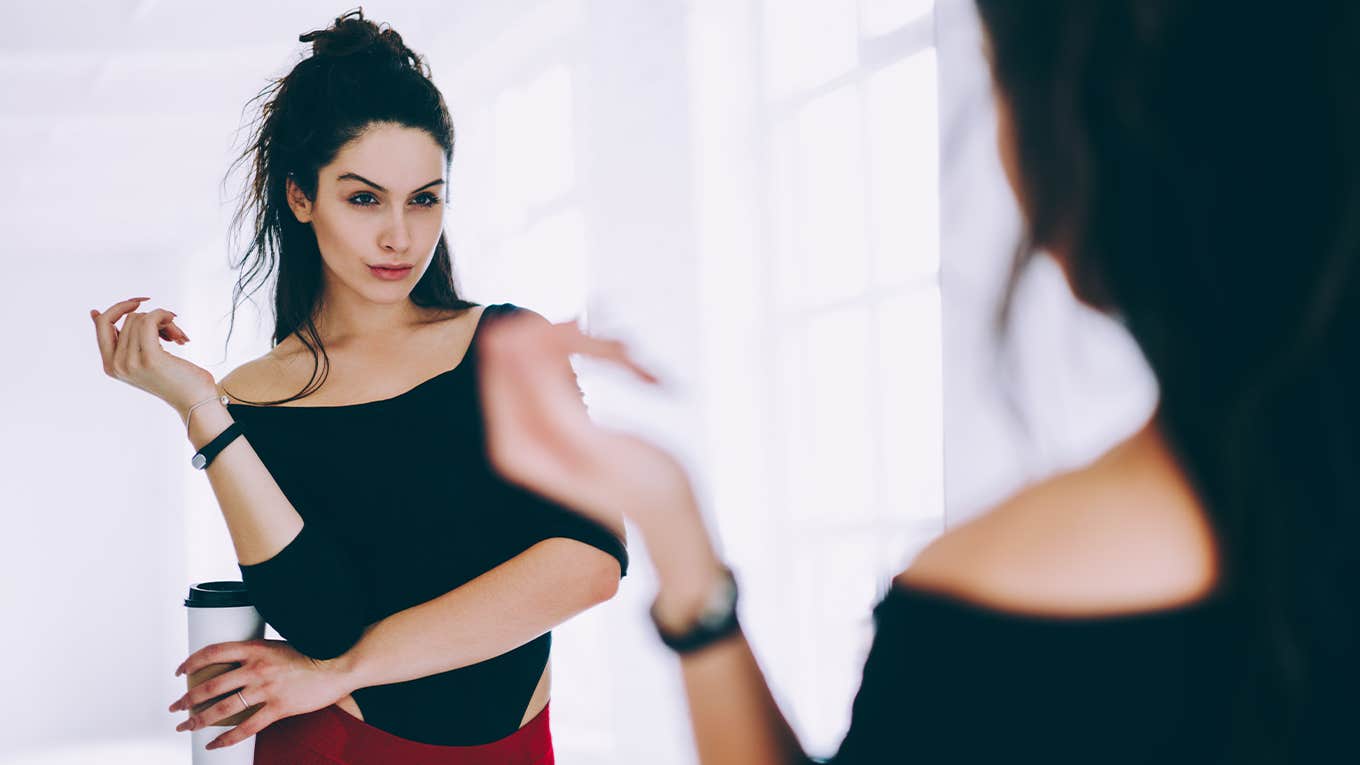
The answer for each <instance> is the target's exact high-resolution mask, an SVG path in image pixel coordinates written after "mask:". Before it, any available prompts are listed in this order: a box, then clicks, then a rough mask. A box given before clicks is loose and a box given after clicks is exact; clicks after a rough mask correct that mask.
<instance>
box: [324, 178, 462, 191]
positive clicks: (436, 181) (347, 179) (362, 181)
mask: <svg viewBox="0 0 1360 765" xmlns="http://www.w3.org/2000/svg"><path fill="white" fill-rule="evenodd" d="M335 180H337V181H359V182H360V183H367V184H368V185H370V186H372V187H373V188H375V189H377V190H378V191H381V192H384V193H386V191H387V189H385V188H383V187H382V186H379V185H378V184H376V183H374V182H373V181H370V180H369V179H367V178H365V177H363V176H362V175H359V174H358V173H343V174H342V175H341V176H340V177H339V178H336V179H335ZM443 182H444V179H443V178H436V179H434V180H433V181H430V182H429V183H427V184H425V185H424V186H421V187H420V188H418V189H416V191H424V190H425V189H428V188H429V187H431V186H438V185H439V184H441V183H443ZM416 191H412V192H411V193H412V194H414V193H416Z"/></svg>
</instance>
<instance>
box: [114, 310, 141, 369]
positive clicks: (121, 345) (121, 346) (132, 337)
mask: <svg viewBox="0 0 1360 765" xmlns="http://www.w3.org/2000/svg"><path fill="white" fill-rule="evenodd" d="M141 315H142V314H141V313H139V312H137V311H133V312H132V313H130V314H128V315H127V316H124V317H123V326H122V328H121V329H119V330H118V345H117V347H115V348H114V349H113V369H114V371H115V372H117V373H119V374H120V375H126V374H127V373H128V370H130V369H131V368H132V362H133V361H134V360H135V359H136V358H137V357H136V355H135V353H134V350H135V349H136V347H137V336H136V334H135V333H134V331H133V330H134V329H135V328H136V327H137V324H138V323H139V320H140V317H141Z"/></svg>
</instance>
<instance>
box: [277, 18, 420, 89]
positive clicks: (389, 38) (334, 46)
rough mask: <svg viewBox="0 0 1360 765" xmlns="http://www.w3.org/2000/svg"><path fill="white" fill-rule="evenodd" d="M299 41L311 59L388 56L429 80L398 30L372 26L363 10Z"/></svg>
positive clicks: (418, 57)
mask: <svg viewBox="0 0 1360 765" xmlns="http://www.w3.org/2000/svg"><path fill="white" fill-rule="evenodd" d="M298 41H299V42H309V43H311V44H312V57H313V58H317V57H323V58H343V57H346V56H352V55H356V54H366V55H370V56H381V55H387V56H390V57H391V58H392V59H394V60H395V61H398V62H401V63H402V64H405V65H407V66H409V67H410V68H411V69H413V70H415V71H417V72H419V73H420V74H422V75H424V76H425V77H429V67H427V66H426V65H425V60H424V59H423V58H421V56H420V55H419V54H417V53H416V52H415V51H413V50H411V49H410V48H408V47H406V44H405V43H404V42H402V39H401V35H400V34H397V30H395V29H393V28H392V27H391V26H390V25H388V24H374V23H373V22H372V21H369V20H368V19H365V18H364V11H363V9H362V8H358V9H355V10H352V11H350V12H348V13H346V14H344V15H342V16H338V17H336V19H335V24H334V25H333V26H331V27H328V28H326V29H316V30H313V31H311V32H307V33H306V34H301V35H298Z"/></svg>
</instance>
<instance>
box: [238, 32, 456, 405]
mask: <svg viewBox="0 0 1360 765" xmlns="http://www.w3.org/2000/svg"><path fill="white" fill-rule="evenodd" d="M298 40H299V41H300V42H304V43H311V55H309V56H306V57H304V58H303V59H302V60H301V61H299V62H298V63H297V65H296V66H294V67H293V69H292V71H290V72H288V74H286V75H284V76H283V77H280V78H278V79H276V80H274V81H273V82H271V83H270V84H269V85H268V86H267V87H265V89H264V90H262V91H260V93H259V95H258V96H256V97H255V98H254V99H252V101H251V103H252V104H253V103H257V102H258V103H259V104H260V108H259V114H258V117H257V118H256V119H255V121H254V122H253V123H252V124H251V125H250V129H251V138H250V142H249V144H248V145H247V146H246V149H245V151H244V152H242V154H241V156H240V157H239V158H238V159H237V161H236V163H235V164H234V165H233V169H235V168H236V167H239V166H242V165H244V166H245V167H246V169H247V171H248V173H247V175H248V177H247V185H246V193H245V194H244V196H243V197H242V199H241V204H240V207H239V208H238V210H237V212H236V218H235V220H234V221H233V223H234V226H233V227H234V228H235V230H236V231H237V232H242V231H245V232H247V233H248V236H247V239H246V247H245V251H244V252H243V253H242V254H241V255H240V258H239V260H235V261H233V263H232V266H233V267H234V268H236V269H238V271H239V273H240V276H239V278H238V279H237V282H236V286H235V288H234V290H233V292H232V312H231V317H232V323H231V327H234V326H235V322H236V307H237V305H238V304H239V302H240V300H241V299H242V298H243V297H249V296H251V295H253V294H254V293H255V292H256V291H257V290H258V289H259V288H260V287H261V286H264V284H265V283H267V282H268V280H269V277H270V275H271V274H272V273H273V272H274V268H275V266H276V265H277V269H278V278H277V280H276V282H275V285H274V314H275V320H274V333H273V342H274V344H275V345H277V344H278V343H280V342H282V341H283V340H284V339H285V338H287V337H289V336H290V335H292V334H294V333H296V334H297V336H298V339H299V340H301V342H302V343H303V345H305V346H307V347H308V348H310V349H311V350H312V354H313V358H314V359H315V361H316V364H315V366H314V367H313V374H312V378H311V380H309V381H308V384H307V386H305V387H304V388H303V390H302V391H300V392H299V393H297V394H296V395H294V396H292V397H290V398H286V399H282V400H280V401H271V402H254V403H270V404H278V403H284V402H287V401H293V400H295V399H298V398H302V397H304V396H306V395H308V394H310V393H312V392H314V391H315V390H316V389H317V388H319V387H321V384H322V383H324V382H325V380H326V373H327V371H328V370H329V362H328V360H327V358H326V356H325V348H324V347H323V346H322V344H321V338H320V336H319V335H318V333H317V331H316V326H315V323H314V319H315V317H316V312H317V310H318V309H319V308H320V298H321V291H322V270H321V251H320V250H319V249H318V247H317V243H316V235H315V234H314V233H313V231H312V228H311V226H310V225H308V224H305V223H299V222H298V221H297V219H296V218H295V217H294V216H293V214H292V211H291V210H290V209H289V208H288V203H287V184H288V181H290V180H291V181H292V182H293V183H295V184H297V186H298V188H299V189H301V190H302V193H304V194H306V195H307V196H308V197H309V198H311V199H315V198H316V188H317V174H318V171H320V169H321V168H322V167H325V166H326V165H328V164H330V163H331V162H332V161H333V160H334V159H335V155H336V154H337V153H339V151H340V150H341V149H342V148H344V146H345V145H346V144H348V143H349V142H350V141H353V140H355V139H356V138H358V137H359V136H360V135H362V134H363V132H364V131H365V130H367V129H368V128H369V127H371V126H372V125H375V124H379V123H387V124H395V125H401V126H404V127H409V128H414V129H417V130H422V131H424V132H425V133H427V134H429V136H430V137H431V138H432V139H434V141H435V142H436V143H438V144H439V146H440V147H441V148H442V149H443V150H444V157H445V161H446V162H447V161H451V160H452V158H453V143H454V141H453V138H454V136H453V121H452V120H451V119H450V117H449V111H448V107H447V106H445V104H444V97H443V96H442V95H440V93H439V90H438V88H436V87H435V86H434V83H433V82H432V81H431V80H430V71H429V67H428V66H427V64H426V62H425V59H424V58H423V57H421V56H420V55H419V54H417V53H416V52H415V51H413V50H411V49H410V48H408V47H406V43H404V42H403V41H402V39H401V35H399V34H397V32H396V30H394V29H392V28H391V27H390V26H388V25H386V24H381V25H380V24H375V23H373V22H372V21H369V20H368V19H365V18H364V13H363V10H362V9H356V10H353V11H350V12H348V13H346V14H344V15H342V16H340V17H338V18H336V19H335V23H334V24H332V25H331V26H329V27H327V28H325V29H318V30H314V31H311V32H307V33H305V34H302V35H300V36H299V37H298ZM248 106H249V104H248ZM247 225H248V226H249V228H248V229H247V228H246V227H247ZM411 301H412V302H413V303H415V304H416V305H418V306H421V307H432V308H442V309H453V310H457V309H463V308H468V307H471V306H473V305H475V304H474V303H470V302H468V301H465V300H463V299H462V298H460V297H459V296H458V292H457V290H456V289H455V287H454V282H453V264H452V262H451V258H450V255H449V247H448V242H447V240H446V238H445V237H444V235H443V234H440V237H439V242H438V243H437V244H436V245H435V250H434V257H433V260H432V261H431V263H430V266H429V268H427V269H426V270H425V273H424V274H423V275H422V276H421V278H420V280H419V281H418V282H417V283H416V285H415V287H414V288H413V289H412V291H411ZM227 338H228V341H230V338H231V328H230V327H229V328H228V331H227Z"/></svg>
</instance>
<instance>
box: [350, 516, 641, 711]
mask: <svg viewBox="0 0 1360 765" xmlns="http://www.w3.org/2000/svg"><path fill="white" fill-rule="evenodd" d="M618 581H619V564H618V561H616V560H615V559H614V558H613V557H612V556H610V555H609V554H607V553H605V552H602V551H600V550H597V549H595V548H594V547H589V546H587V545H585V544H584V543H582V542H578V541H576V540H574V539H565V538H560V537H558V538H552V539H547V540H544V541H542V542H539V543H538V544H536V545H534V546H533V547H530V548H529V549H528V550H525V551H524V552H523V553H520V554H519V555H517V556H515V557H514V558H511V559H510V560H508V561H506V562H505V563H502V564H501V565H499V566H497V567H495V568H493V569H491V570H490V571H488V572H486V573H485V574H482V575H481V576H478V577H477V578H476V579H473V580H472V581H470V582H468V583H467V584H464V585H463V586H461V587H458V588H456V589H454V590H450V591H449V592H447V593H445V594H443V595H441V596H439V597H437V598H435V599H433V600H430V601H427V602H425V603H421V604H420V605H416V606H412V607H410V608H408V609H406V610H404V611H399V612H397V613H395V614H393V615H391V616H389V617H387V618H386V619H383V620H382V621H380V622H377V623H376V624H374V625H372V626H371V627H369V628H368V629H367V630H365V632H364V634H363V637H361V638H360V639H359V641H358V642H357V643H355V644H354V646H353V647H352V648H351V649H350V650H349V651H347V652H346V653H345V654H344V655H343V656H340V657H338V658H337V659H336V660H335V665H336V668H337V669H338V670H339V671H340V672H342V673H343V674H344V675H345V676H346V677H347V678H348V679H347V681H346V684H347V685H349V686H350V689H351V690H356V689H359V688H367V687H370V686H374V685H386V684H388V683H398V682H404V681H407V680H414V679H417V678H421V677H428V676H429V675H435V674H439V673H441V672H448V671H451V670H454V669H459V668H461V667H466V666H469V665H472V664H476V663H478V662H481V661H486V660H487V659H490V658H493V657H495V656H499V655H501V654H503V653H505V652H507V651H511V650H514V649H515V648H518V647H519V646H521V645H524V644H525V643H527V642H529V641H531V640H533V639H534V638H536V637H538V636H539V635H542V634H543V633H544V632H547V631H548V630H550V629H552V628H553V627H554V626H556V625H558V624H561V623H562V622H564V621H566V620H567V619H569V618H570V617H572V616H574V615H576V614H578V613H580V612H581V611H584V610H586V609H587V608H590V607H591V606H593V605H595V604H597V603H600V602H603V601H605V600H608V599H609V598H611V597H613V595H614V593H615V592H616V591H617V589H618Z"/></svg>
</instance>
